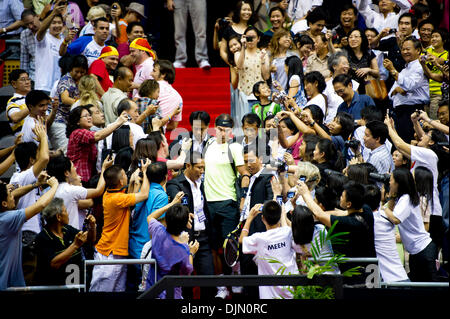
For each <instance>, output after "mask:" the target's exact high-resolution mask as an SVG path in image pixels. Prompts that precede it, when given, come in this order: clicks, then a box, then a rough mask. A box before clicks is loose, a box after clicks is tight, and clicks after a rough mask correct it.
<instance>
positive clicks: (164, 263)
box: [147, 219, 194, 299]
mask: <svg viewBox="0 0 450 319" xmlns="http://www.w3.org/2000/svg"><path fill="white" fill-rule="evenodd" d="M148 231H149V233H150V237H151V238H152V258H153V259H156V262H157V264H158V267H157V280H160V279H161V278H162V277H164V276H165V275H181V276H183V275H190V274H191V273H192V270H193V269H194V268H193V266H192V265H191V263H190V262H189V246H188V245H187V244H181V243H179V242H176V241H175V240H174V239H173V238H172V236H171V235H170V234H169V233H168V232H167V230H166V228H165V227H164V226H163V225H162V224H161V223H160V222H158V221H157V220H156V219H152V220H151V221H150V222H149V223H148ZM154 280H155V267H154V265H150V271H149V274H148V276H147V287H151V286H153V285H154V284H155V282H154ZM159 298H161V299H165V298H166V292H165V291H163V292H162V293H161V294H160V295H159ZM174 298H175V299H182V296H181V287H175V289H174Z"/></svg>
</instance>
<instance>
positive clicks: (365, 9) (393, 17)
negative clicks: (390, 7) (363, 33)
mask: <svg viewBox="0 0 450 319" xmlns="http://www.w3.org/2000/svg"><path fill="white" fill-rule="evenodd" d="M391 1H392V2H393V3H395V4H397V6H398V7H399V8H400V12H399V13H395V12H391V13H388V15H387V16H386V18H385V17H384V14H382V13H380V12H377V11H375V10H374V9H372V8H371V7H370V2H371V1H369V0H356V8H357V9H358V11H359V13H360V14H361V15H362V16H363V17H364V20H365V22H366V26H367V27H368V28H375V29H377V31H378V32H381V30H383V29H384V28H391V29H397V28H398V18H399V17H400V16H401V15H402V14H403V13H405V12H408V11H409V9H410V8H411V3H410V2H409V1H408V0H391Z"/></svg>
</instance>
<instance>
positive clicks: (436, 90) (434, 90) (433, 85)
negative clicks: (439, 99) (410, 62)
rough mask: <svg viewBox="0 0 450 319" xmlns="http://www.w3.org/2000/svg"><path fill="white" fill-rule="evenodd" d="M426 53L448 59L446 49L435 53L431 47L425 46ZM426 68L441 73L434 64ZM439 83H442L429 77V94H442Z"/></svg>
mask: <svg viewBox="0 0 450 319" xmlns="http://www.w3.org/2000/svg"><path fill="white" fill-rule="evenodd" d="M427 54H432V55H434V56H436V57H438V58H441V59H444V60H448V51H447V50H444V52H441V53H437V52H435V51H433V49H432V48H427ZM428 68H429V69H430V71H431V72H432V73H436V74H439V73H441V71H440V70H439V69H438V68H437V67H436V66H434V65H433V66H432V67H430V65H428ZM441 85H442V83H441V82H437V81H434V80H431V79H430V94H437V95H442V92H441Z"/></svg>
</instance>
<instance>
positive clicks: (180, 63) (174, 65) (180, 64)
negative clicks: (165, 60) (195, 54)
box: [173, 61, 186, 69]
mask: <svg viewBox="0 0 450 319" xmlns="http://www.w3.org/2000/svg"><path fill="white" fill-rule="evenodd" d="M173 67H174V68H175V69H179V68H185V67H186V66H185V65H184V63H182V62H180V61H175V62H173Z"/></svg>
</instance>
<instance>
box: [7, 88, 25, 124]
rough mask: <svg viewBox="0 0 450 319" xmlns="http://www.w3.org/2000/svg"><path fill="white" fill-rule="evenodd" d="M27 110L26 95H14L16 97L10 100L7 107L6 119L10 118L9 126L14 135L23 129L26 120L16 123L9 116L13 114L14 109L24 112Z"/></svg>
mask: <svg viewBox="0 0 450 319" xmlns="http://www.w3.org/2000/svg"><path fill="white" fill-rule="evenodd" d="M26 108H27V105H26V104H25V96H24V95H19V94H14V96H13V97H12V98H10V99H9V100H8V103H7V105H6V117H7V118H8V121H9V125H10V126H11V130H12V131H13V133H15V132H19V131H20V130H21V129H22V125H23V121H24V120H25V118H23V119H22V120H21V121H20V122H17V123H14V122H13V121H12V120H11V118H10V117H9V115H10V114H12V113H13V110H14V109H17V110H18V111H22V110H24V109H26Z"/></svg>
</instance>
